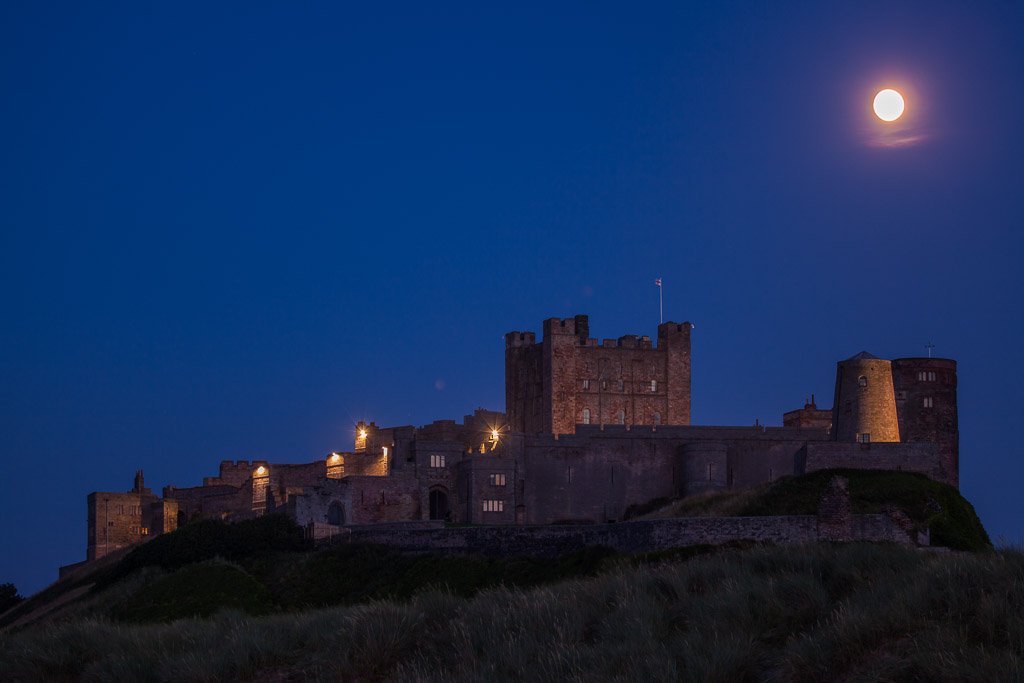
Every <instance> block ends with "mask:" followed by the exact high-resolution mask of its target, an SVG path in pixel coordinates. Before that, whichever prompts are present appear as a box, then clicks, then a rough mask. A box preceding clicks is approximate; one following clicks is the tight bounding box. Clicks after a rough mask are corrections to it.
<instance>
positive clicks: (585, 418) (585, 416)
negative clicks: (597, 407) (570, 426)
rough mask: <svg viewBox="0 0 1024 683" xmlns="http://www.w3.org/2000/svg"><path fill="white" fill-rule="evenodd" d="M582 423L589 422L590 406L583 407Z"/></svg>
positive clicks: (586, 423)
mask: <svg viewBox="0 0 1024 683" xmlns="http://www.w3.org/2000/svg"><path fill="white" fill-rule="evenodd" d="M583 424H585V425H588V424H590V408H584V409H583Z"/></svg>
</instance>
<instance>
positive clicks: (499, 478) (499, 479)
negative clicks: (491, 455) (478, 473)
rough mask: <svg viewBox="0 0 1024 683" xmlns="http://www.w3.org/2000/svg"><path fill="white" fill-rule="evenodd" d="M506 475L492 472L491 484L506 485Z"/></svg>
mask: <svg viewBox="0 0 1024 683" xmlns="http://www.w3.org/2000/svg"><path fill="white" fill-rule="evenodd" d="M504 485H505V475H504V474H492V475H491V486H504Z"/></svg>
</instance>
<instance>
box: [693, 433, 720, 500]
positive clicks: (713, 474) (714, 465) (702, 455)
mask: <svg viewBox="0 0 1024 683" xmlns="http://www.w3.org/2000/svg"><path fill="white" fill-rule="evenodd" d="M728 450H729V447H728V446H727V445H726V444H724V443H709V442H699V443H688V444H683V456H682V465H683V495H684V496H692V495H694V494H696V493H705V492H707V491H721V490H723V489H724V488H725V487H726V473H727V469H726V467H727V457H726V456H727V454H728Z"/></svg>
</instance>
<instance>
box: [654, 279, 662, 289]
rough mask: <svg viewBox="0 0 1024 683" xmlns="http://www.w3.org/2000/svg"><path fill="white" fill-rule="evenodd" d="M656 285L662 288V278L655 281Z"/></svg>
mask: <svg viewBox="0 0 1024 683" xmlns="http://www.w3.org/2000/svg"><path fill="white" fill-rule="evenodd" d="M654 284H656V285H658V286H659V287H661V278H660V277H659V278H658V279H657V280H655V281H654Z"/></svg>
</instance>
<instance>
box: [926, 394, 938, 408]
mask: <svg viewBox="0 0 1024 683" xmlns="http://www.w3.org/2000/svg"><path fill="white" fill-rule="evenodd" d="M923 405H924V407H925V408H934V407H935V399H933V398H932V397H931V396H925V397H924V400H923Z"/></svg>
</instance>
